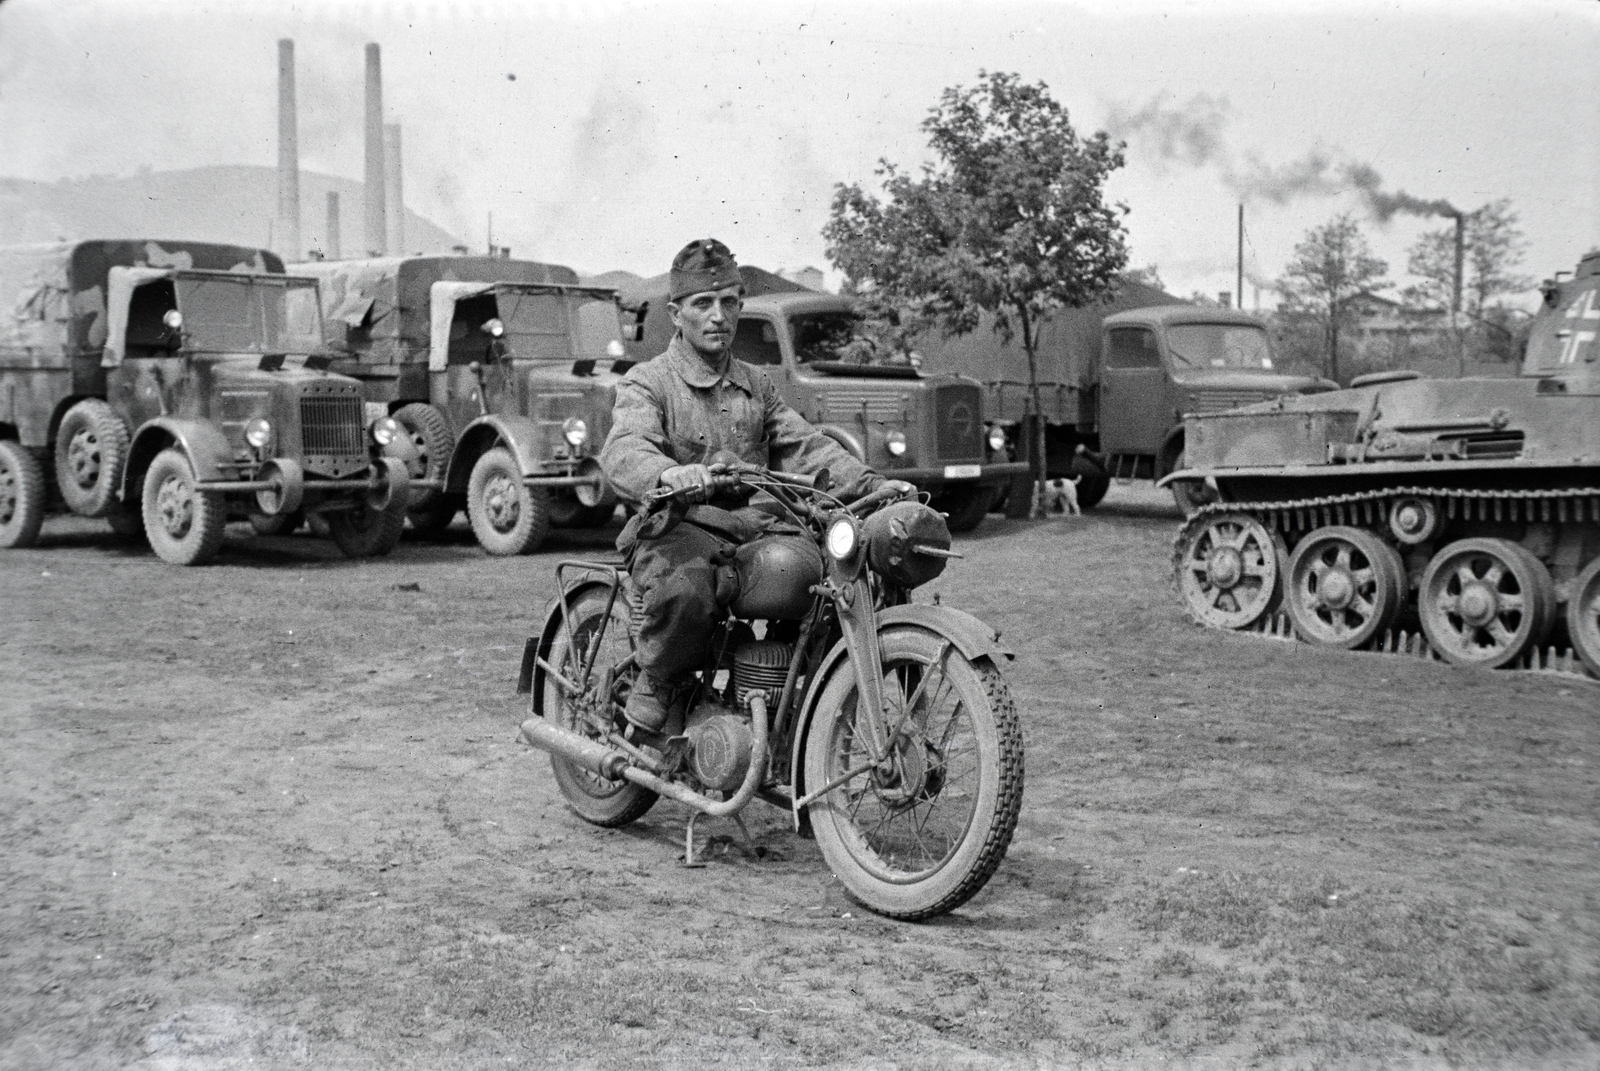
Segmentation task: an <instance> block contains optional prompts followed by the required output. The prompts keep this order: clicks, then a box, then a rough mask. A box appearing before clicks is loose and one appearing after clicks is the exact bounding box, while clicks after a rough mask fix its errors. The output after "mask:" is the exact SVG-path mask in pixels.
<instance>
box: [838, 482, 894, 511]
mask: <svg viewBox="0 0 1600 1071" xmlns="http://www.w3.org/2000/svg"><path fill="white" fill-rule="evenodd" d="M901 493H902V492H901V490H900V488H898V487H894V486H891V485H889V484H885V485H884V486H882V487H880V488H878V489H877V490H876V491H869V492H868V493H867V494H865V495H862V496H861V497H860V498H858V499H856V500H855V501H854V502H852V503H850V505H849V506H847V507H846V508H847V509H848V510H849V511H850V512H851V513H854V514H855V515H856V516H857V517H860V516H862V515H863V514H865V513H867V512H868V511H870V510H872V509H875V508H877V507H878V506H879V505H880V504H882V503H884V502H893V501H895V500H896V499H898V498H900V496H901Z"/></svg>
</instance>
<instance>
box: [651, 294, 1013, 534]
mask: <svg viewBox="0 0 1600 1071" xmlns="http://www.w3.org/2000/svg"><path fill="white" fill-rule="evenodd" d="M740 271H741V273H742V274H743V275H744V277H745V283H746V291H747V293H748V294H750V296H748V297H746V299H745V303H744V310H743V311H742V312H741V313H740V316H739V327H738V330H737V331H736V332H735V334H734V339H733V353H734V356H735V357H738V358H739V359H740V360H742V361H747V362H749V363H750V364H753V365H759V366H763V367H765V368H766V370H767V371H768V373H769V374H770V375H771V376H772V380H773V383H774V384H775V385H776V386H777V388H778V392H779V394H780V395H781V396H782V397H783V399H784V401H786V402H788V403H789V405H790V406H792V407H793V408H794V409H795V410H796V411H797V412H799V413H800V414H801V415H802V416H804V417H805V418H806V419H807V420H809V421H811V422H812V423H813V424H815V425H817V426H818V427H819V428H820V429H821V430H822V431H823V433H824V434H826V435H828V436H830V437H832V438H833V439H835V440H836V441H838V442H839V443H840V444H841V445H842V446H844V448H845V449H847V450H849V451H850V452H851V453H852V454H854V455H855V456H856V457H858V458H860V459H862V460H863V461H865V462H866V463H867V464H869V465H871V466H872V467H873V468H874V469H876V470H877V471H879V472H882V473H884V474H886V475H889V476H894V477H896V478H898V479H902V480H907V481H909V482H911V483H914V484H916V485H917V487H919V488H921V489H922V490H924V491H927V492H929V494H930V496H931V499H932V504H933V506H934V507H935V508H936V509H939V510H941V511H943V512H945V513H946V514H948V515H949V525H950V529H951V530H952V531H956V532H966V531H971V530H972V529H974V528H976V527H977V526H978V525H979V524H980V523H981V522H982V521H983V518H984V516H985V515H986V514H987V513H988V512H989V507H990V505H992V504H993V502H994V500H995V497H996V496H997V495H998V494H999V492H1000V490H1001V488H1003V487H1004V486H1005V485H1006V484H1007V483H1008V482H1009V481H1010V480H1011V479H1013V478H1014V477H1015V476H1017V475H1019V474H1026V472H1027V469H1028V466H1027V463H1026V462H1025V461H1016V460H1013V459H1012V456H1011V453H1010V451H1009V450H1008V449H1007V445H1006V441H1005V438H1004V436H1003V435H1002V434H1001V433H1000V432H999V431H998V429H996V430H993V431H991V430H990V429H989V428H987V427H986V414H985V412H984V408H983V388H982V386H981V384H979V383H978V381H977V380H975V379H972V378H970V377H967V376H958V375H951V374H938V373H932V374H930V373H927V372H924V371H920V370H919V369H917V368H915V367H913V366H912V365H910V364H863V363H860V362H859V361H857V360H853V359H851V357H852V355H853V354H854V353H855V352H856V351H857V350H859V349H861V348H862V345H863V344H862V343H861V342H860V340H859V333H858V326H859V324H860V321H861V315H860V313H859V311H858V310H857V308H856V305H855V303H854V302H853V301H852V300H851V299H849V298H847V297H840V296H838V295H835V294H826V293H821V292H818V291H813V290H808V289H806V288H804V287H799V286H792V285H790V286H784V284H783V283H782V281H781V280H778V281H777V282H774V281H773V280H776V279H777V277H776V276H770V275H768V274H767V273H765V272H761V271H760V270H759V269H753V268H741V269H740ZM666 284H667V279H666V277H665V276H660V277H658V278H657V279H654V280H646V281H644V282H643V283H639V284H635V285H634V286H632V287H629V288H628V289H625V290H624V292H623V295H624V302H625V303H626V304H627V305H628V306H629V307H631V308H635V309H640V308H641V307H642V311H643V317H642V326H643V328H644V330H643V332H642V338H640V340H639V341H638V342H636V343H635V346H634V349H633V353H634V355H636V356H642V355H645V354H648V355H650V356H654V355H655V354H658V353H660V352H662V351H663V350H665V349H666V347H667V343H668V342H670V341H671V338H672V332H673V329H672V324H671V320H670V317H669V316H668V313H667V308H666V296H667V290H666ZM780 287H782V288H780Z"/></svg>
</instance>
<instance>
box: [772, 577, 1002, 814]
mask: <svg viewBox="0 0 1600 1071" xmlns="http://www.w3.org/2000/svg"><path fill="white" fill-rule="evenodd" d="M894 625H916V626H919V627H921V628H925V629H927V630H928V631H929V632H933V633H935V634H937V635H939V636H942V637H943V638H944V639H946V640H949V641H950V645H951V646H952V647H954V648H955V649H956V650H958V651H960V652H961V654H962V657H964V658H966V659H967V660H968V661H970V662H977V661H979V660H981V659H988V660H989V661H991V662H994V663H997V664H998V663H999V662H1001V661H1009V660H1011V659H1014V658H1015V657H1016V655H1015V654H1014V653H1013V652H1012V651H1011V650H1010V649H1009V648H1007V647H1003V646H1001V644H1000V633H998V632H996V631H995V630H994V629H993V628H990V627H989V626H988V625H987V624H985V623H984V622H983V621H980V620H979V619H978V618H976V617H973V616H972V615H971V614H969V613H967V612H966V611H965V610H957V609H955V608H954V607H950V606H929V605H926V604H921V603H907V604H905V605H903V606H890V607H887V608H886V609H883V610H880V611H878V632H879V633H882V632H883V631H884V630H885V629H887V628H890V627H892V626H894ZM849 657H850V654H849V651H848V650H847V648H846V646H845V642H844V641H843V640H840V641H839V642H838V643H836V644H834V645H833V648H832V650H830V651H829V652H828V653H827V654H826V655H825V656H823V659H822V664H821V665H820V666H818V667H817V670H816V672H815V673H813V674H812V675H811V683H810V685H809V686H808V687H807V688H806V695H805V700H804V701H803V702H802V703H801V705H800V718H799V721H798V723H797V726H796V729H795V734H794V743H793V745H792V747H793V752H792V753H791V755H790V759H789V769H790V770H792V771H793V776H794V798H795V799H800V798H801V797H802V796H804V795H805V794H806V791H807V789H806V786H805V753H806V738H807V737H808V736H809V735H810V733H811V721H812V718H813V717H814V715H815V714H816V710H817V700H818V698H819V697H820V696H821V695H822V689H823V686H824V685H826V684H827V683H828V680H829V678H831V677H832V676H833V674H834V673H835V672H836V671H837V670H838V668H839V666H840V664H841V663H842V662H844V661H846V660H847V659H848V658H849ZM794 820H795V828H796V829H797V830H799V829H803V828H805V827H806V823H807V822H808V821H809V819H808V818H807V816H806V815H804V814H802V813H801V812H800V810H799V809H796V810H795V812H794Z"/></svg>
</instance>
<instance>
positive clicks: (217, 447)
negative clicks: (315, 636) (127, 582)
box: [0, 242, 409, 565]
mask: <svg viewBox="0 0 1600 1071" xmlns="http://www.w3.org/2000/svg"><path fill="white" fill-rule="evenodd" d="M239 252H240V251H239V250H237V249H235V248H234V247H206V246H201V245H199V244H196V243H160V242H146V243H135V242H90V243H79V244H78V245H77V246H75V247H70V248H68V247H62V248H59V249H58V250H57V254H58V255H59V256H61V257H62V258H63V264H64V266H65V267H66V269H67V270H66V275H67V277H68V282H69V286H70V288H71V291H70V292H71V295H72V296H71V297H70V298H69V299H68V300H67V301H66V302H65V303H64V307H62V308H60V309H59V310H58V312H57V313H51V312H50V311H49V309H48V308H46V309H45V310H44V311H42V312H41V314H40V320H41V322H42V323H44V324H47V323H48V322H49V320H50V319H51V317H52V316H53V315H54V316H58V317H60V318H61V319H64V320H65V326H66V328H67V329H66V330H65V331H64V332H62V331H56V332H55V335H56V336H57V337H56V338H55V342H56V343H57V345H56V346H45V347H41V348H40V350H39V352H38V353H37V357H36V359H35V362H34V363H35V364H36V365H41V366H51V365H54V366H61V368H62V369H64V370H66V371H70V373H71V374H70V378H68V377H66V376H62V375H59V374H57V375H56V376H54V377H53V379H51V380H46V381H45V382H46V383H47V384H48V383H51V382H53V383H54V389H53V390H44V391H41V390H40V389H39V384H38V383H33V384H31V385H30V384H27V383H26V381H24V386H27V387H28V389H27V390H26V392H25V393H23V394H22V395H21V398H20V406H19V392H18V391H17V390H15V389H14V388H15V386H16V383H15V382H14V380H15V379H17V378H18V377H15V376H13V375H11V374H10V372H11V370H10V369H7V374H6V375H5V376H4V377H3V379H4V381H5V386H6V387H7V388H8V389H6V390H5V391H4V394H5V396H6V399H7V404H8V407H9V408H10V410H11V411H12V415H13V417H15V418H17V419H13V420H10V421H8V422H7V423H6V424H5V425H3V426H0V432H3V433H4V434H0V439H4V440H6V441H7V442H12V443H15V444H16V445H17V447H21V448H24V449H25V448H26V447H30V446H32V447H34V451H33V452H32V453H31V454H30V458H31V460H32V462H33V466H34V471H32V472H29V471H27V464H28V463H27V461H22V460H19V459H18V456H17V454H16V452H15V449H14V448H12V447H6V448H5V449H4V450H0V453H3V454H4V455H5V456H3V457H0V470H6V469H8V468H9V470H10V478H9V485H10V486H11V487H12V488H13V494H12V495H11V497H10V504H9V508H8V509H0V513H9V516H6V517H0V542H4V543H5V545H13V546H14V545H25V543H26V542H30V541H31V540H32V539H33V538H34V537H36V536H37V533H38V527H37V521H36V520H35V522H34V523H33V524H32V525H31V528H32V531H31V534H30V533H29V532H28V531H26V528H27V527H28V525H27V524H26V523H24V524H22V525H19V524H18V520H19V518H21V519H22V520H23V521H24V522H25V521H26V519H27V516H28V515H29V512H30V510H31V512H32V515H33V516H34V517H35V518H37V517H40V516H42V511H43V502H42V501H39V502H38V508H37V509H33V508H32V507H29V506H28V504H27V502H26V501H25V500H26V499H27V498H28V497H29V495H31V494H33V492H31V491H29V490H28V488H29V487H30V486H31V485H38V486H40V487H44V486H46V485H45V481H44V480H43V479H42V476H43V469H42V466H40V465H38V461H39V460H40V458H39V456H38V455H39V453H41V452H42V451H39V450H38V449H37V446H36V445H35V443H31V442H28V440H30V439H32V440H37V439H38V438H39V437H40V436H39V429H40V427H41V425H42V424H44V422H45V417H46V414H47V413H48V412H49V411H50V410H49V409H48V408H47V406H50V405H51V403H52V401H54V400H53V399H52V398H51V397H50V395H51V394H52V393H57V392H59V391H61V390H62V389H68V390H70V391H71V393H70V394H69V395H68V396H66V397H63V398H61V399H60V400H59V401H55V402H54V406H53V408H54V409H55V410H56V415H55V416H54V417H51V418H50V419H51V420H52V422H53V423H54V427H53V429H52V431H53V435H52V436H51V438H50V439H47V441H46V444H45V446H46V450H48V451H49V455H50V456H51V459H52V460H53V466H52V467H53V469H54V472H53V475H54V476H55V480H54V485H55V486H54V490H55V491H56V493H57V494H58V495H59V496H60V498H61V500H62V502H63V504H64V505H66V507H67V508H68V509H70V510H71V511H73V512H76V513H79V514H82V515H85V516H100V517H106V518H108V519H109V520H111V522H112V524H113V527H115V528H117V529H118V530H120V531H124V532H126V533H128V534H133V533H135V532H138V531H141V530H142V531H143V533H144V534H145V536H146V538H147V539H148V540H149V542H150V545H151V547H152V548H153V549H154V550H155V551H156V553H157V554H158V555H159V556H160V557H162V558H163V559H165V560H167V561H170V562H173V563H175V564H181V565H191V564H199V563H201V562H204V561H206V560H209V559H210V558H211V557H214V556H215V554H216V553H217V551H218V549H219V548H220V545H221V541H222V535H223V528H224V526H225V524H226V523H227V521H228V520H230V519H244V518H246V517H249V516H252V515H255V516H264V515H290V514H295V515H301V514H304V513H308V512H311V513H323V514H326V516H327V520H328V523H329V528H330V530H331V533H332V535H333V537H334V539H335V541H336V542H337V543H338V544H339V546H340V548H341V549H342V550H344V551H345V552H346V553H347V554H351V555H367V554H381V553H386V552H387V551H388V550H389V549H391V548H392V547H393V546H394V544H395V542H396V541H397V540H398V539H399V535H400V527H401V525H402V524H403V522H404V503H405V501H406V499H407V497H408V496H409V479H408V477H407V475H406V469H405V465H404V460H403V454H404V453H405V444H404V443H403V442H401V441H400V436H399V429H398V426H397V425H394V424H393V422H392V421H388V420H384V421H382V422H376V423H369V422H367V421H365V420H364V419H363V413H362V408H361V403H360V397H359V388H358V387H357V385H356V383H355V382H354V381H353V380H350V379H347V378H345V377H342V376H338V375H334V374H332V373H330V372H328V371H327V370H326V369H327V364H328V362H329V360H330V358H329V355H328V354H327V352H326V350H325V347H324V340H323V333H322V320H321V313H320V307H319V301H318V296H317V284H316V281H315V280H313V279H307V278H299V277H294V276H289V275H286V274H284V273H283V270H282V263H281V261H277V258H275V257H271V255H270V254H265V253H264V252H262V251H253V253H254V255H253V256H247V257H244V258H239V256H238V254H239ZM247 252H248V251H247ZM269 258H270V262H269ZM46 259H48V258H46ZM197 260H199V261H201V262H203V263H209V264H218V263H228V262H229V261H230V260H231V261H233V263H232V264H231V266H230V267H229V268H227V269H225V270H224V269H219V268H211V267H195V266H194V264H195V262H196V261H197ZM129 261H131V262H132V263H129ZM268 268H272V269H276V270H267V269H268ZM91 277H92V278H91ZM45 304H46V306H48V305H49V301H48V300H46V301H45ZM84 319H87V320H88V322H87V324H84V323H81V321H82V320H84ZM96 341H97V342H98V343H99V346H98V347H95V346H94V345H93V343H94V342H96ZM75 343H77V345H75ZM85 343H86V344H87V345H84V344H85ZM96 349H97V350H98V352H97V353H93V356H91V353H92V351H94V350H96ZM91 360H92V363H93V366H94V367H93V368H92V369H91V368H90V367H88V366H89V364H90V362H91ZM58 371H59V370H58ZM35 378H36V377H35ZM63 407H64V408H63ZM19 409H20V410H21V411H20V412H18V410H19ZM12 435H15V438H12V437H11V436H12ZM35 477H37V479H36V478H35ZM7 482H8V481H7V479H6V473H5V472H4V471H0V483H7ZM18 489H21V491H20V492H19V491H18ZM33 497H34V498H35V499H39V498H40V496H38V495H33ZM45 497H48V496H45ZM19 504H20V506H19ZM19 508H20V512H19Z"/></svg>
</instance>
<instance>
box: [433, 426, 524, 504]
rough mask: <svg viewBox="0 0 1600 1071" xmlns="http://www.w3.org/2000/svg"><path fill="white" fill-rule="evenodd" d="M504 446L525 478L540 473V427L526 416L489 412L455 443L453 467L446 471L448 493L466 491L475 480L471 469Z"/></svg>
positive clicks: (445, 481) (451, 463) (445, 482)
mask: <svg viewBox="0 0 1600 1071" xmlns="http://www.w3.org/2000/svg"><path fill="white" fill-rule="evenodd" d="M501 443H504V444H505V445H506V447H507V448H508V449H509V450H510V451H511V456H512V457H514V458H516V459H517V464H518V466H520V467H521V469H522V474H523V475H524V476H536V475H538V474H539V471H540V459H539V456H538V444H539V428H538V426H537V425H536V424H534V422H533V421H531V420H529V419H527V418H526V417H518V416H503V415H501V414H499V413H490V414H488V415H487V416H481V417H479V418H478V419H477V420H474V421H473V422H472V423H471V424H468V425H467V427H466V430H465V431H463V432H462V433H461V438H460V439H458V440H457V441H456V448H455V449H454V450H453V451H451V453H450V467H449V468H448V469H446V470H445V476H444V486H445V490H447V491H453V492H457V493H462V492H465V491H466V489H467V481H468V480H470V479H471V478H472V466H474V465H476V464H477V463H478V458H480V457H482V456H483V455H484V454H486V453H488V452H489V451H490V450H493V449H494V448H495V447H496V446H498V445H500V444H501Z"/></svg>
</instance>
